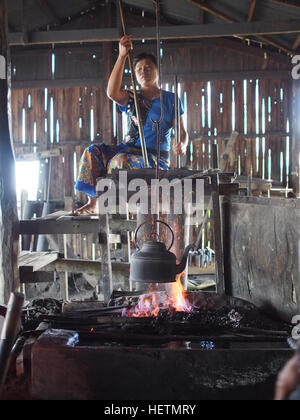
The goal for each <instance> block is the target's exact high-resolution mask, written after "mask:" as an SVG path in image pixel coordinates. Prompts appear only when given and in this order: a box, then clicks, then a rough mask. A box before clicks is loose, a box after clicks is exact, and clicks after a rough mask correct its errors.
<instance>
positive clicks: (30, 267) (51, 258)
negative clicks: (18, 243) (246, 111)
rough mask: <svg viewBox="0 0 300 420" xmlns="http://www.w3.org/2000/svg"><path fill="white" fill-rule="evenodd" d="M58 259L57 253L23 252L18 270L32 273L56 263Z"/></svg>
mask: <svg viewBox="0 0 300 420" xmlns="http://www.w3.org/2000/svg"><path fill="white" fill-rule="evenodd" d="M58 258H59V253H58V252H29V251H23V252H21V255H20V257H19V269H25V270H26V271H27V272H32V273H34V272H36V271H40V270H41V269H42V268H44V267H46V266H47V265H49V264H51V263H53V262H55V261H57V259H58Z"/></svg>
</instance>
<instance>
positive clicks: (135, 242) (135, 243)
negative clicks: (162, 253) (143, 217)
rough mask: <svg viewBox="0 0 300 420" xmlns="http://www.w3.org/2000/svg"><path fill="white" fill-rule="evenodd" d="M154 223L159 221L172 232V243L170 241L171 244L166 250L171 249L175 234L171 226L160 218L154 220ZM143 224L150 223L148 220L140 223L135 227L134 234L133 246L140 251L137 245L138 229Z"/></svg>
mask: <svg viewBox="0 0 300 420" xmlns="http://www.w3.org/2000/svg"><path fill="white" fill-rule="evenodd" d="M154 223H161V224H162V225H165V226H166V227H167V228H169V230H170V232H171V233H172V243H171V246H170V247H169V249H168V251H170V250H171V249H172V247H173V245H174V241H175V235H174V232H173V229H172V228H171V226H170V225H168V224H167V223H165V222H162V221H161V220H154ZM145 225H150V223H149V222H145V223H142V224H141V225H140V226H139V227H138V228H137V229H136V231H135V234H134V245H135V247H136V249H137V250H138V251H140V247H139V246H138V233H139V231H140V229H141V228H142V227H143V226H145Z"/></svg>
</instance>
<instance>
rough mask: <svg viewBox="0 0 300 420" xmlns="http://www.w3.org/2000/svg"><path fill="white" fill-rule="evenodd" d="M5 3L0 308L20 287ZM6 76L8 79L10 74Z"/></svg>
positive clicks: (0, 79) (0, 89) (0, 56)
mask: <svg viewBox="0 0 300 420" xmlns="http://www.w3.org/2000/svg"><path fill="white" fill-rule="evenodd" d="M7 22H8V20H7V9H6V0H0V28H1V30H0V63H1V64H0V67H2V70H0V304H6V303H7V302H8V300H9V296H10V294H11V292H14V291H16V290H17V289H18V287H19V270H18V255H19V249H18V246H19V236H18V223H19V222H18V212H17V199H16V185H15V159H14V154H13V148H12V141H11V138H10V131H9V115H8V93H9V90H8V84H9V80H7V77H6V66H5V62H6V60H7V58H8V47H7V36H6V35H7V30H8V23H7ZM7 73H8V77H9V75H10V72H7Z"/></svg>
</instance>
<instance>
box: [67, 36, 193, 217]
mask: <svg viewBox="0 0 300 420" xmlns="http://www.w3.org/2000/svg"><path fill="white" fill-rule="evenodd" d="M131 48H132V41H131V38H130V37H129V36H124V37H123V38H122V39H121V41H120V44H119V57H118V59H117V61H116V64H115V66H114V69H113V71H112V74H111V76H110V79H109V82H108V88H107V94H108V97H109V98H110V99H111V100H113V101H115V102H116V103H117V104H118V105H119V109H120V111H121V112H124V113H126V114H127V117H128V126H129V130H128V134H127V136H126V138H125V139H124V142H123V143H121V144H119V145H118V146H107V145H105V144H101V145H92V146H90V147H89V148H87V149H86V150H85V151H84V153H83V156H82V158H81V161H80V170H79V177H78V180H77V183H76V189H77V190H78V191H81V192H83V193H85V194H87V195H88V197H89V200H88V203H87V204H86V205H85V206H83V207H82V208H80V209H78V210H76V211H75V214H76V215H83V214H93V213H95V212H96V203H97V200H96V183H97V179H98V178H101V177H102V178H103V177H105V176H106V175H107V174H109V173H111V171H112V170H113V169H128V170H129V169H142V168H144V167H145V165H144V159H143V154H142V148H141V140H140V135H139V128H138V121H137V117H136V110H135V104H134V97H133V93H132V92H130V91H129V90H125V89H123V87H122V82H123V74H124V68H125V64H126V59H127V55H128V53H129V51H130V50H131ZM134 70H135V74H136V78H137V81H138V83H139V85H140V86H141V90H139V91H138V101H139V105H140V109H141V116H142V122H143V128H144V137H145V142H146V146H147V152H148V159H149V165H150V168H153V169H154V168H156V166H157V125H155V124H154V123H153V121H159V120H160V118H161V111H162V110H161V101H160V96H161V95H160V88H159V71H158V66H157V61H156V58H155V57H154V56H153V55H151V54H146V53H143V54H140V55H139V56H137V57H136V58H135V60H134ZM179 102H180V103H179V110H180V116H181V118H180V131H181V136H180V138H181V142H180V143H177V142H175V143H174V145H173V150H174V152H175V154H176V155H178V156H183V155H185V154H186V150H187V145H188V134H187V132H186V129H185V127H184V122H183V117H182V115H183V113H184V111H183V106H182V103H181V101H179ZM163 107H164V110H163V111H164V112H163V114H164V119H163V121H162V122H161V145H160V148H161V153H160V160H159V167H160V169H162V170H168V169H169V165H170V150H171V142H172V137H171V134H172V130H173V128H174V127H175V124H176V117H175V109H176V104H175V94H174V93H171V92H167V91H163Z"/></svg>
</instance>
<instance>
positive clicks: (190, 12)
mask: <svg viewBox="0 0 300 420" xmlns="http://www.w3.org/2000/svg"><path fill="white" fill-rule="evenodd" d="M111 1H113V0H111ZM22 3H23V2H22V0H10V1H9V2H8V4H9V22H10V27H11V28H13V30H16V31H20V30H21V28H22ZM41 3H42V4H43V3H44V7H42V6H41ZM105 3H106V1H105V0H63V1H62V0H35V1H32V2H31V3H30V4H31V6H30V8H29V11H28V16H29V17H30V18H29V21H28V29H29V30H34V29H37V28H41V27H46V26H47V25H51V24H53V23H54V20H55V17H57V18H58V19H59V20H62V19H66V18H68V16H71V17H72V16H75V15H78V14H79V15H80V13H81V12H82V13H86V11H87V10H89V11H90V12H92V11H93V10H94V9H95V8H99V6H101V5H103V4H105ZM124 3H126V4H127V5H128V6H132V7H134V8H135V9H140V10H141V11H142V10H145V11H148V12H154V7H153V1H152V0H124ZM204 3H205V4H206V5H208V6H211V7H213V8H215V9H217V10H218V11H220V12H222V13H223V14H225V15H227V16H229V17H231V18H232V19H233V20H237V21H245V22H246V21H247V18H248V13H249V10H250V6H251V3H252V0H206V1H204ZM284 3H285V2H284V1H282V4H280V0H279V1H277V0H257V4H256V8H255V13H254V16H253V20H254V21H276V20H278V21H290V20H294V19H300V2H297V3H296V2H295V1H294V2H293V1H292V0H291V1H289V3H290V4H291V3H292V4H294V7H292V6H289V5H287V4H284ZM45 4H46V5H48V6H49V10H50V11H51V10H52V11H53V14H52V17H51V12H50V13H47V12H45ZM161 5H162V11H163V15H164V17H167V18H170V19H172V20H173V21H175V22H178V23H181V22H182V23H190V24H193V23H195V24H197V23H199V22H200V8H199V7H198V6H196V5H195V4H193V2H192V1H190V0H162V1H161ZM221 21H222V20H221V19H220V18H219V17H217V16H214V15H213V14H211V13H207V12H205V23H218V22H221ZM297 37H298V36H297V34H293V35H282V36H280V37H278V36H277V37H272V38H271V39H273V40H275V41H277V42H279V43H281V44H282V45H285V46H286V47H288V48H289V49H292V47H293V44H294V42H295V40H296V39H297Z"/></svg>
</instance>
